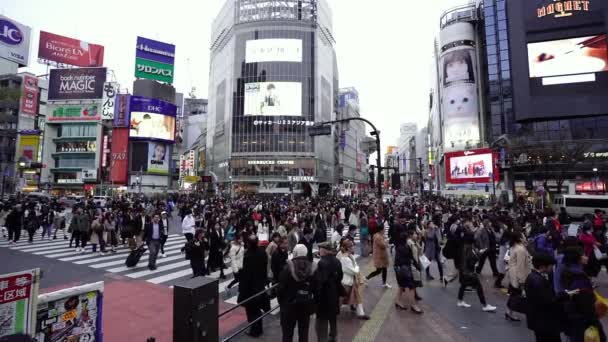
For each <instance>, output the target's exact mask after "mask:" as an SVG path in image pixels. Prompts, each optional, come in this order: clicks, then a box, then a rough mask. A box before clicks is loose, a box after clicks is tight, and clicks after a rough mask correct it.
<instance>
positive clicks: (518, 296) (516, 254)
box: [505, 232, 532, 322]
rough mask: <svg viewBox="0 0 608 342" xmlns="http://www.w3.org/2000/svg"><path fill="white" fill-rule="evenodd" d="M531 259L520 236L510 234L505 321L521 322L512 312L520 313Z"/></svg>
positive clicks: (530, 267) (530, 270)
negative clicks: (507, 298) (507, 296)
mask: <svg viewBox="0 0 608 342" xmlns="http://www.w3.org/2000/svg"><path fill="white" fill-rule="evenodd" d="M531 259H532V258H531V257H530V254H529V253H528V250H527V249H526V247H524V244H523V238H522V234H519V233H517V232H516V233H514V234H512V235H511V248H510V250H509V280H510V281H509V300H508V301H507V311H506V312H505V319H506V320H508V321H512V322H519V321H520V320H521V319H520V318H519V317H517V316H516V315H515V313H514V311H516V310H517V311H522V310H521V309H520V308H519V307H520V305H519V303H520V302H522V295H523V287H524V284H525V282H526V278H527V277H528V275H529V274H530V272H532V260H531Z"/></svg>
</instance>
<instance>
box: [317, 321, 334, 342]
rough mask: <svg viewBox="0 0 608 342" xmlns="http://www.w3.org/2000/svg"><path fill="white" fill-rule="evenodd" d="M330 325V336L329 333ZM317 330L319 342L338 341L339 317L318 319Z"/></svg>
mask: <svg viewBox="0 0 608 342" xmlns="http://www.w3.org/2000/svg"><path fill="white" fill-rule="evenodd" d="M328 325H329V334H328V331H327V328H328ZM315 329H316V331H317V339H318V340H319V342H327V341H336V340H337V339H338V322H337V317H336V316H333V317H329V319H319V318H318V317H317V318H316V321H315Z"/></svg>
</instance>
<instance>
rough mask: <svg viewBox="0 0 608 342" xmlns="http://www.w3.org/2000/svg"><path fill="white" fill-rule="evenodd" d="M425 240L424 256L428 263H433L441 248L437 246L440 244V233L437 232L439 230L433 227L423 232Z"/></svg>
mask: <svg viewBox="0 0 608 342" xmlns="http://www.w3.org/2000/svg"><path fill="white" fill-rule="evenodd" d="M425 238H426V239H425V240H424V255H425V256H426V257H427V258H428V259H429V260H430V261H433V260H435V259H437V258H436V256H438V255H439V252H440V250H441V246H440V245H439V244H440V243H441V232H440V231H439V228H438V227H436V226H433V228H432V229H427V230H425ZM435 261H439V260H435Z"/></svg>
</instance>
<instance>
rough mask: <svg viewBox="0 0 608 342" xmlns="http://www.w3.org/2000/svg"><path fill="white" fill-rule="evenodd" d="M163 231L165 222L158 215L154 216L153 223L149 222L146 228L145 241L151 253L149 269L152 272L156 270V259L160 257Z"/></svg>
mask: <svg viewBox="0 0 608 342" xmlns="http://www.w3.org/2000/svg"><path fill="white" fill-rule="evenodd" d="M163 230H164V228H163V222H162V221H161V220H160V216H159V215H158V214H154V216H153V217H152V222H148V223H146V224H145V226H144V240H145V241H146V244H147V245H148V249H149V251H150V257H149V258H148V269H149V270H150V271H154V270H155V269H156V258H157V257H158V251H159V249H160V242H161V239H162V236H163Z"/></svg>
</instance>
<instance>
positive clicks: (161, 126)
mask: <svg viewBox="0 0 608 342" xmlns="http://www.w3.org/2000/svg"><path fill="white" fill-rule="evenodd" d="M129 137H131V138H141V139H148V138H149V139H158V140H170V141H173V140H174V139H175V117H174V116H169V115H164V114H157V113H150V112H131V121H130V125H129Z"/></svg>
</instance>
